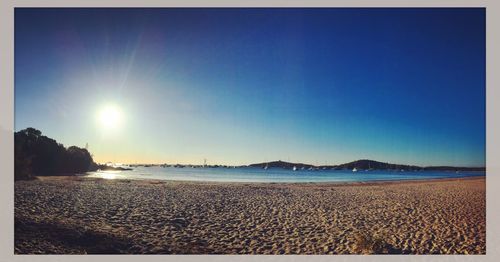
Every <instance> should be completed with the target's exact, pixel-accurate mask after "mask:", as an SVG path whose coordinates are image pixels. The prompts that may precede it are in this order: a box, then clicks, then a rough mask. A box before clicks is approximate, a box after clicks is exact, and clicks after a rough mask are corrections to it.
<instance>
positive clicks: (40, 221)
mask: <svg viewBox="0 0 500 262" xmlns="http://www.w3.org/2000/svg"><path fill="white" fill-rule="evenodd" d="M485 190H486V189H485V178H484V177H481V178H470V179H449V180H432V181H431V180H429V181H412V182H380V183H365V184H364V183H355V184H263V183H261V184H259V183H254V184H244V183H199V182H166V181H130V180H104V179H90V178H85V177H44V178H41V179H37V180H33V181H18V182H16V183H15V227H16V228H15V252H16V253H17V254H26V253H29V254H33V253H34V254H37V253H62V254H68V253H79V254H81V253H141V254H142V253H158V254H170V253H173V254H365V253H397V254H401V253H402V254H485V253H486V243H485V242H486V196H485Z"/></svg>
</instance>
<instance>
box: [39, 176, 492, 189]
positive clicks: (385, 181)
mask: <svg viewBox="0 0 500 262" xmlns="http://www.w3.org/2000/svg"><path fill="white" fill-rule="evenodd" d="M73 178H77V180H78V178H82V179H97V180H100V179H102V180H110V181H119V180H122V181H134V182H155V183H163V182H165V183H168V182H174V183H193V184H217V185H224V184H228V185H232V184H234V185H241V184H262V185H267V184H269V185H325V186H342V185H345V186H351V185H371V184H393V183H396V184H397V183H418V182H430V181H454V180H463V179H486V174H484V175H476V176H474V175H470V176H463V177H451V178H450V177H436V178H422V179H399V180H396V179H394V180H388V179H381V180H368V181H345V182H343V181H314V182H252V181H202V180H169V179H157V178H142V179H141V178H112V179H109V178H102V177H90V176H89V175H88V174H85V175H75V176H36V177H35V179H42V180H44V179H61V180H65V179H69V180H71V179H73Z"/></svg>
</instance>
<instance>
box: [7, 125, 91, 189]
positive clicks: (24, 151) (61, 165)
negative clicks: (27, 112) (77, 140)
mask: <svg viewBox="0 0 500 262" xmlns="http://www.w3.org/2000/svg"><path fill="white" fill-rule="evenodd" d="M14 143H15V160H14V161H15V165H14V166H15V167H14V168H15V170H14V173H15V179H16V180H20V179H30V178H32V177H33V176H48V175H71V174H77V173H84V172H87V171H91V170H94V169H95V167H96V164H95V163H94V161H93V159H92V156H91V155H90V153H89V152H88V151H87V149H84V148H79V147H76V146H71V147H69V148H68V149H66V148H65V147H64V146H63V145H62V144H59V143H57V141H56V140H54V139H51V138H48V137H46V136H43V135H42V132H41V131H40V130H37V129H35V128H31V127H30V128H26V129H24V130H21V131H19V132H16V133H15V134H14Z"/></svg>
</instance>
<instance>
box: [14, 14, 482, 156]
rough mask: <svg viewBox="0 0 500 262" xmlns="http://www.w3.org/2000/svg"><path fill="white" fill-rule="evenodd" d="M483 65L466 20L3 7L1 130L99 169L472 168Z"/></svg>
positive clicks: (478, 30)
mask: <svg viewBox="0 0 500 262" xmlns="http://www.w3.org/2000/svg"><path fill="white" fill-rule="evenodd" d="M485 63H486V50H485V10H484V9H482V8H457V9H449V8H440V9H430V8H421V9H383V8H377V9H345V8H344V9H342V8H339V9H326V8H325V9H300V8H299V9H230V8H226V9H175V8H173V9H159V8H158V9H133V8H130V9H61V8H60V9H50V8H45V9H41V8H35V9H25V8H16V10H15V129H16V130H21V129H24V128H26V127H34V128H37V129H39V130H41V131H42V133H43V134H44V135H46V136H48V137H51V138H54V139H56V140H57V141H58V142H60V143H63V144H64V145H65V146H70V145H76V146H80V147H85V145H86V144H88V148H89V151H90V152H91V153H92V154H93V156H94V160H95V161H97V162H101V163H103V162H107V161H111V162H119V163H183V164H188V163H191V164H201V163H203V162H204V159H207V163H209V164H228V165H243V164H251V163H256V162H264V161H274V160H284V161H291V162H303V163H310V164H318V165H323V164H340V163H345V162H349V161H353V160H357V159H373V160H378V161H384V162H391V163H400V164H416V165H422V166H428V165H454V166H485V146H486V105H485V100H486V86H485V66H486V65H485ZM110 112H111V113H110Z"/></svg>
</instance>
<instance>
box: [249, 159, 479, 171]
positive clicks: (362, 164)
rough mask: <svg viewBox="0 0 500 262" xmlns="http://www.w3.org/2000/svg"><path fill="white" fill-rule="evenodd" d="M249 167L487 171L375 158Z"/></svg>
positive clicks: (278, 162) (277, 162)
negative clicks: (424, 165)
mask: <svg viewBox="0 0 500 262" xmlns="http://www.w3.org/2000/svg"><path fill="white" fill-rule="evenodd" d="M248 166H249V167H256V168H264V167H266V166H267V167H268V168H284V169H292V168H293V167H296V168H297V169H302V168H304V169H309V168H314V169H336V170H342V169H348V170H352V169H354V168H356V169H358V170H404V171H415V170H426V171H485V170H486V168H485V167H453V166H427V167H421V166H413V165H401V164H391V163H384V162H379V161H375V160H368V159H361V160H356V161H353V162H349V163H345V164H340V165H322V166H315V165H310V164H303V163H290V162H285V161H281V160H280V161H272V162H264V163H258V164H251V165H248Z"/></svg>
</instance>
